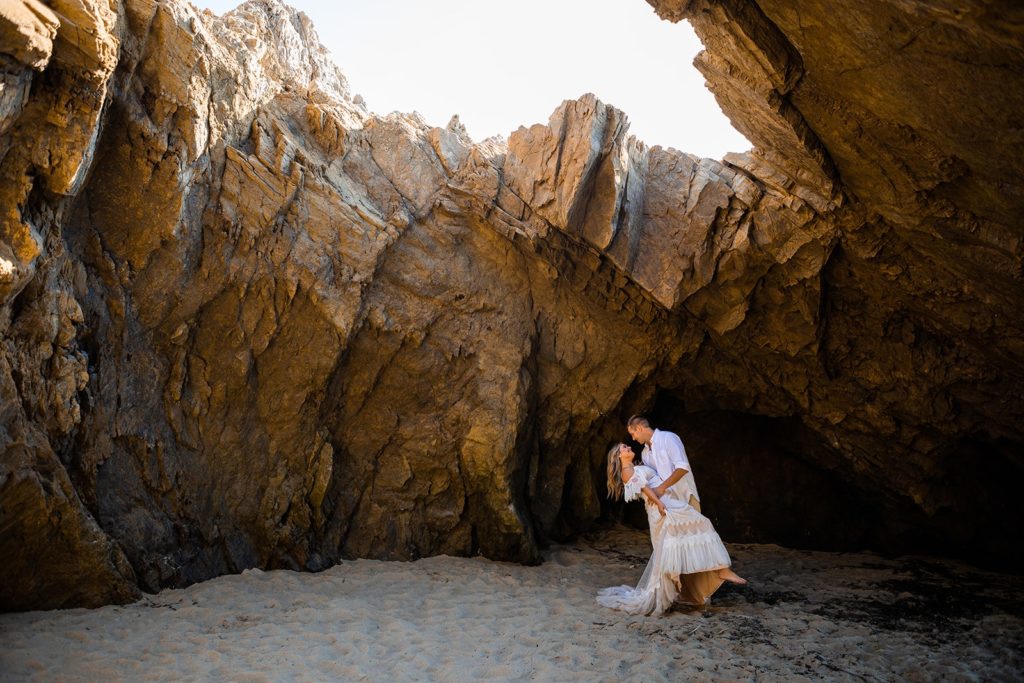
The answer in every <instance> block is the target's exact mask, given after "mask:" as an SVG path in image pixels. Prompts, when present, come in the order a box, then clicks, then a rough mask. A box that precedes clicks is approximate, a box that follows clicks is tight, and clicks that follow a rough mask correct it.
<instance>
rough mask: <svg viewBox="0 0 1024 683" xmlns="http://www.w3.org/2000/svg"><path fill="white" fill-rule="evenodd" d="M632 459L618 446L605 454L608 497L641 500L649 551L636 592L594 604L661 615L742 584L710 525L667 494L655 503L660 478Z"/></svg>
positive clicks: (621, 591)
mask: <svg viewBox="0 0 1024 683" xmlns="http://www.w3.org/2000/svg"><path fill="white" fill-rule="evenodd" d="M634 457H635V456H634V454H633V449H632V448H630V447H629V446H627V445H626V444H623V443H620V444H616V445H615V446H614V447H612V449H611V450H610V451H608V497H609V498H613V499H617V498H620V497H622V496H623V494H625V498H626V500H636V499H637V498H639V497H641V496H643V498H644V500H645V503H646V505H647V520H648V522H650V527H651V544H652V545H653V546H654V551H653V552H652V553H651V560H650V562H648V563H647V568H646V569H645V570H644V574H643V576H642V577H641V578H640V583H638V584H637V586H636V588H630V587H629V586H616V587H614V588H605V589H603V590H602V591H600V592H599V593H598V595H597V601H598V602H599V603H601V604H602V605H604V606H605V607H611V608H613V609H619V610H623V611H624V612H629V613H630V614H662V613H664V612H666V611H668V609H669V608H670V607H672V604H673V603H674V602H676V601H677V600H678V601H680V602H686V603H689V604H693V605H705V604H707V603H708V602H709V601H710V600H711V595H712V594H713V593H714V592H715V591H716V590H718V587H719V586H721V585H722V582H723V581H729V582H730V583H736V584H741V585H742V584H745V583H746V581H745V580H744V579H742V578H740V577H739V576H738V575H737V574H736V572H734V571H733V570H732V569H730V568H729V566H730V565H731V564H732V562H731V561H730V560H729V553H728V552H727V551H726V550H725V545H723V544H722V539H721V538H719V537H718V533H717V532H716V531H715V528H714V526H712V525H711V520H710V519H708V518H707V517H705V516H704V515H702V514H700V513H699V512H697V511H696V510H695V509H694V508H693V507H691V506H690V504H689V502H688V501H682V500H679V499H678V498H676V497H675V496H673V495H672V494H671V493H669V492H666V494H665V495H664V496H663V497H662V498H660V499H659V498H658V496H657V495H656V494H655V493H654V491H653V490H651V487H652V486H657V485H659V484H660V483H661V478H660V477H659V476H658V473H657V472H655V471H654V470H653V469H652V468H650V467H646V466H644V465H635V466H634V465H633V458H634Z"/></svg>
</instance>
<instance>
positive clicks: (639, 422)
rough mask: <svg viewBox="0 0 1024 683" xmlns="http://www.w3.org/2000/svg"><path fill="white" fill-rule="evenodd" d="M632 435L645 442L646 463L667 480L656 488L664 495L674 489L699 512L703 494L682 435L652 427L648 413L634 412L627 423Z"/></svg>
mask: <svg viewBox="0 0 1024 683" xmlns="http://www.w3.org/2000/svg"><path fill="white" fill-rule="evenodd" d="M626 430H627V431H629V435H630V436H631V437H633V438H634V439H636V440H637V441H639V442H640V443H642V444H643V445H644V452H643V454H642V459H643V463H644V464H645V465H647V466H648V467H651V468H653V469H655V470H657V472H658V476H659V477H661V478H662V479H663V480H664V481H663V482H662V483H661V484H660V485H658V486H655V487H654V488H653V491H654V493H655V494H656V495H657V496H658V497H659V498H661V497H662V496H663V495H665V492H666V491H668V490H669V489H671V490H672V491H673V493H675V495H676V497H677V498H678V499H679V500H682V501H688V502H689V503H690V505H691V506H693V508H694V509H695V510H697V512H700V496H699V495H697V482H696V481H694V479H693V472H691V471H690V461H689V460H688V459H687V457H686V449H685V448H683V442H682V439H680V438H679V437H678V436H676V435H675V434H673V433H672V432H663V431H661V430H660V429H651V423H650V422H648V421H647V418H646V417H643V416H641V415H634V416H633V417H631V418H629V422H627V423H626Z"/></svg>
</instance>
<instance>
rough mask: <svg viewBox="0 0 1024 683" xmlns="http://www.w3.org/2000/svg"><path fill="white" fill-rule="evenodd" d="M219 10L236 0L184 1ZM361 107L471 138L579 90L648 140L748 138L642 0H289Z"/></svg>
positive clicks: (670, 28)
mask: <svg viewBox="0 0 1024 683" xmlns="http://www.w3.org/2000/svg"><path fill="white" fill-rule="evenodd" d="M192 2H193V3H194V4H196V5H197V6H200V7H203V6H205V7H209V8H210V9H211V10H213V11H214V12H216V13H218V14H222V13H223V12H225V11H228V10H230V9H232V8H234V7H235V6H236V5H238V4H239V1H238V0H192ZM289 4H291V5H292V6H293V7H295V8H297V9H299V10H301V11H303V12H305V13H306V14H307V15H309V17H310V18H311V19H312V20H313V23H314V25H315V26H316V29H317V32H318V33H319V35H320V41H321V42H322V43H323V44H324V46H325V47H327V49H328V50H330V51H331V53H332V55H333V56H334V61H335V63H337V64H338V66H339V67H340V68H341V70H342V72H344V74H345V76H346V77H347V78H348V80H349V85H350V86H351V88H352V92H353V94H360V95H362V96H363V99H364V100H366V105H367V107H369V109H370V110H371V111H374V112H377V113H381V114H386V113H388V112H391V111H396V110H397V111H403V112H410V111H418V112H420V114H422V115H423V117H424V118H425V119H426V120H427V122H428V123H429V124H431V125H436V126H443V125H445V124H446V123H447V122H448V119H449V118H451V116H452V114H458V115H459V117H460V119H461V120H462V123H463V124H464V125H465V126H466V128H467V129H468V130H469V134H470V136H472V137H473V139H474V140H476V141H480V140H483V139H484V138H486V137H489V136H491V135H503V136H505V137H506V138H507V137H508V134H509V133H510V132H511V131H513V130H515V129H516V128H518V127H519V126H521V125H526V126H529V125H531V124H534V123H546V122H547V120H548V116H550V114H551V112H552V111H553V110H554V109H555V107H557V106H558V105H559V104H560V103H561V102H562V100H565V99H575V98H577V97H579V96H580V95H582V94H584V93H586V92H593V93H595V94H596V95H597V96H598V97H599V98H600V99H601V100H602V101H604V102H606V103H608V104H612V105H614V106H615V107H617V108H619V109H621V110H623V111H624V112H626V114H627V115H628V116H629V120H630V123H631V126H630V132H631V133H632V134H634V135H636V136H637V137H639V138H640V139H641V140H643V141H644V142H646V143H647V144H648V145H651V146H653V145H662V146H663V147H675V148H676V149H679V150H682V151H684V152H692V153H694V154H697V155H699V156H706V157H713V158H716V159H720V158H721V157H722V155H723V154H725V153H726V152H730V151H732V152H742V151H745V150H746V149H748V148H749V147H750V143H749V142H747V140H746V139H745V138H744V137H743V136H742V135H740V134H739V133H738V132H736V131H735V130H734V129H733V128H732V125H731V124H730V123H729V121H728V119H726V117H725V115H724V114H722V112H721V110H720V109H719V108H718V104H717V103H716V102H715V100H714V97H712V95H711V93H710V92H709V91H708V90H707V89H706V88H705V87H704V78H703V76H701V75H700V73H699V72H698V71H697V70H696V69H695V68H694V67H693V65H692V61H693V57H694V55H696V54H697V52H699V51H700V49H701V45H700V40H699V39H698V38H697V36H696V35H695V34H694V32H693V29H692V28H690V26H689V24H686V23H685V22H683V23H679V24H670V23H668V22H666V21H662V20H661V19H659V18H658V16H657V15H656V14H655V13H654V10H653V9H651V7H650V6H649V5H648V4H647V3H646V2H644V0H516V1H515V2H508V0H500V1H499V0H334V2H330V1H316V0H291V2H290V3H289Z"/></svg>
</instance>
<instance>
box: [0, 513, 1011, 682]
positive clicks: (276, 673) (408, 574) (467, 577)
mask: <svg viewBox="0 0 1024 683" xmlns="http://www.w3.org/2000/svg"><path fill="white" fill-rule="evenodd" d="M648 550H649V546H648V540H647V538H646V536H645V535H644V534H643V533H640V532H633V531H624V530H617V531H612V532H602V533H599V534H593V535H589V536H587V537H584V538H582V539H581V540H580V541H579V542H578V543H577V544H576V545H571V546H555V547H553V548H551V549H550V550H548V551H546V553H545V554H546V562H545V563H544V564H543V565H541V566H538V567H526V566H521V565H517V564H507V563H503V562H492V561H489V560H485V559H483V558H479V557H478V558H456V557H433V558H428V559H423V560H419V561H416V562H380V561H373V560H358V561H353V562H345V563H343V564H341V565H339V566H336V567H333V568H331V569H328V570H326V571H324V572H321V573H319V574H309V573H297V572H291V571H272V572H262V571H259V570H251V571H247V572H245V573H243V574H241V575H235V576H224V577H221V578H218V579H214V580H212V581H207V582H204V583H199V584H195V585H193V586H191V587H189V588H186V589H181V590H165V591H163V592H161V593H159V594H157V595H149V596H146V597H144V598H143V599H142V600H140V601H138V602H135V603H133V604H131V605H127V606H122V607H118V606H108V607H103V608H100V609H95V610H85V609H73V610H65V611H52V612H27V613H21V614H7V615H3V616H0V640H2V641H3V643H4V647H3V649H2V653H0V667H2V670H3V671H4V678H5V680H48V681H52V680H66V681H75V680H114V679H132V680H185V679H191V680H195V679H204V680H225V679H230V680H251V681H258V680H267V681H270V680H274V681H279V680H324V679H336V680H352V681H355V680H376V679H380V678H382V677H387V678H391V679H393V680H410V679H417V680H424V679H431V680H445V681H478V680H524V679H532V680H559V681H567V680H584V681H593V680H636V679H643V680H647V681H650V680H655V681H658V680H664V681H677V680H684V679H691V680H699V679H702V678H709V679H711V678H713V679H723V678H724V679H740V680H750V679H758V680H783V679H785V680H822V679H828V680H840V681H842V680H852V681H860V680H865V681H879V680H882V681H887V680H910V681H934V680H939V679H943V680H979V679H980V680H1013V679H1014V678H1017V677H1019V675H1020V673H1019V672H1020V671H1021V670H1024V640H1022V633H1024V595H1022V593H1024V592H1022V590H1021V589H1022V585H1024V582H1022V580H1021V578H1020V577H1011V576H1006V575H1001V574H994V573H987V572H982V571H980V570H977V569H973V568H970V567H967V566H966V565H961V564H956V563H953V562H949V561H944V560H943V561H939V560H933V559H925V558H900V559H885V558H883V557H880V556H878V555H874V554H868V553H823V552H810V551H797V550H788V549H784V548H780V547H778V546H772V545H732V546H730V551H731V552H732V554H733V557H734V560H735V563H736V568H737V569H738V570H739V571H740V572H741V573H742V574H743V575H744V576H746V577H748V578H749V579H750V586H749V587H747V588H734V587H731V586H726V587H724V588H723V589H722V590H721V591H720V592H719V593H718V595H717V596H716V598H715V600H714V604H713V606H712V608H711V609H710V611H708V612H707V613H702V612H701V611H699V610H693V611H676V612H672V613H670V614H669V615H667V616H665V617H662V618H653V617H651V618H648V617H635V616H629V615H626V614H622V613H619V612H614V611H611V610H607V609H604V608H602V607H600V606H599V605H597V603H596V602H595V601H594V594H595V593H596V592H597V590H598V589H599V588H602V587H604V586H609V585H614V584H616V583H628V582H632V581H635V580H636V579H638V578H639V576H640V573H641V572H642V571H643V567H644V564H645V563H646V561H647V554H648Z"/></svg>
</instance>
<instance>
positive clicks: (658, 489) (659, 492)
mask: <svg viewBox="0 0 1024 683" xmlns="http://www.w3.org/2000/svg"><path fill="white" fill-rule="evenodd" d="M666 488H667V487H666V486H665V484H664V482H663V483H661V484H659V485H657V486H655V487H654V488H652V489H651V490H652V491H654V495H656V496H657V497H658V498H661V497H662V496H664V495H665V490H666Z"/></svg>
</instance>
